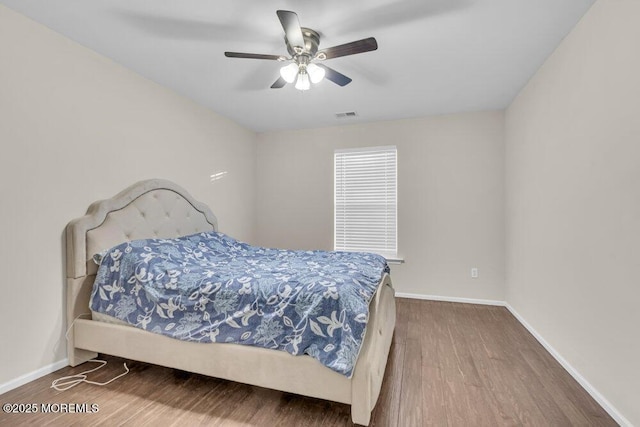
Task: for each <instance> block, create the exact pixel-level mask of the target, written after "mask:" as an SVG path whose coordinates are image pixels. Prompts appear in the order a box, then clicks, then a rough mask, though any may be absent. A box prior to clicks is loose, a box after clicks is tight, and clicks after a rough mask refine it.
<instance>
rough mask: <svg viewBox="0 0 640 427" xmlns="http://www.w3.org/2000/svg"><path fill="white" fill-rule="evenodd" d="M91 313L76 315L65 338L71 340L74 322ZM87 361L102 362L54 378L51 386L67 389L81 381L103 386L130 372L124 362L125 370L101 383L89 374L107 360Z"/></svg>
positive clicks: (56, 388) (61, 389)
mask: <svg viewBox="0 0 640 427" xmlns="http://www.w3.org/2000/svg"><path fill="white" fill-rule="evenodd" d="M90 315H91V313H82V314H80V315H79V316H78V317H76V318H75V319H73V322H71V325H69V328H68V329H67V332H66V333H65V334H64V336H65V338H66V339H67V340H69V332H70V331H71V328H73V325H74V323H76V320H78V319H79V318H80V317H82V316H90ZM87 362H93V363H100V366H98V367H96V368H93V369H90V370H88V371H84V372H80V373H79V374H75V375H69V376H66V377H62V378H58V379H56V380H53V381H52V382H51V388H53V389H55V390H57V391H65V390H69V389H70V388H71V387H75V386H77V385H78V384H80V383H87V384H93V385H98V386H103V385H107V384H109V383H110V382H112V381H115V380H117V379H118V378H120V377H124V376H125V375H127V374H128V373H129V368H127V364H126V363H123V365H124V369H125V372H123V373H121V374H120V375H118V376H116V377H113V378H111V379H110V380H109V381H107V382H104V383H99V382H95V381H89V380H87V375H86V374H89V373H91V372H95V371H97V370H98V369H101V368H102V367H104V366H105V365H106V364H107V362H106V361H104V360H99V359H93V360H87Z"/></svg>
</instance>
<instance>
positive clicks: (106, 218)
mask: <svg viewBox="0 0 640 427" xmlns="http://www.w3.org/2000/svg"><path fill="white" fill-rule="evenodd" d="M217 229H218V222H217V220H216V217H215V216H214V215H213V213H212V212H211V210H210V209H209V208H208V207H207V206H206V205H205V204H203V203H200V202H198V201H196V200H194V199H193V197H191V195H190V194H189V193H188V192H187V191H186V190H185V189H183V188H182V187H180V186H178V185H176V184H174V183H173V182H170V181H166V180H161V179H150V180H146V181H140V182H138V183H136V184H133V185H132V186H130V187H129V188H126V189H125V190H123V191H122V192H120V193H118V194H116V195H115V196H114V197H112V198H110V199H106V200H101V201H98V202H95V203H93V204H92V205H91V206H89V209H88V210H87V213H86V214H85V216H83V217H81V218H77V219H74V220H73V221H71V222H70V223H69V224H68V225H67V231H66V233H67V278H70V279H71V278H79V277H83V276H86V275H89V274H93V273H95V270H96V266H95V264H94V263H93V262H92V261H91V257H92V256H93V255H94V254H96V253H98V252H101V251H103V250H105V249H109V248H111V247H113V246H115V245H117V244H119V243H122V242H125V241H129V240H135V239H145V238H155V237H160V238H171V237H178V236H184V235H188V234H193V233H197V232H200V231H211V230H217Z"/></svg>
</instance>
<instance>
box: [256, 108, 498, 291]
mask: <svg viewBox="0 0 640 427" xmlns="http://www.w3.org/2000/svg"><path fill="white" fill-rule="evenodd" d="M503 125H504V121H503V114H502V113H501V112H485V113H472V114H459V115H450V116H438V117H428V118H421V119H413V120H399V121H391V122H378V123H370V124H362V125H352V126H340V127H334V128H325V129H315V130H301V131H289V132H271V133H265V134H260V135H258V144H257V158H258V159H259V160H258V162H257V164H256V179H257V181H256V182H257V187H256V197H257V199H256V209H257V210H256V212H257V215H256V221H257V227H256V230H257V235H256V238H257V241H258V242H259V243H260V244H262V245H266V246H276V247H290V248H300V249H312V248H317V249H332V248H333V152H334V150H335V149H337V148H349V147H366V146H379V145H392V144H395V145H396V146H397V147H398V249H399V254H400V255H401V256H403V257H404V258H405V259H406V263H405V264H404V265H393V266H392V271H393V281H394V285H395V287H396V289H397V290H398V291H400V292H405V293H416V294H422V295H435V296H446V297H462V298H478V299H489V300H500V301H502V300H504V293H503V292H504V271H503V270H504V265H503V263H504V217H503V213H504V185H503V182H504V181H503V180H504V144H503ZM471 267H478V268H479V269H480V277H479V278H478V279H471V278H470V274H469V273H470V268H471Z"/></svg>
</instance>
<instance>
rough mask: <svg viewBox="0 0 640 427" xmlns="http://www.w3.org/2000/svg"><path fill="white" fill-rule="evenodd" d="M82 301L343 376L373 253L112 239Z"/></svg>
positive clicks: (374, 279) (360, 328)
mask: <svg viewBox="0 0 640 427" xmlns="http://www.w3.org/2000/svg"><path fill="white" fill-rule="evenodd" d="M99 258H100V259H99V260H98V261H99V262H100V268H99V269H98V273H97V276H96V280H95V283H94V286H93V293H92V295H91V303H90V306H91V310H93V311H96V312H100V313H104V314H107V315H110V316H113V317H116V318H118V319H120V320H123V321H125V322H127V323H129V324H131V325H134V326H136V327H139V328H142V329H145V330H149V331H151V332H155V333H158V334H162V335H167V336H170V337H173V338H178V339H181V340H187V341H196V342H229V343H237V344H247V345H254V346H259V347H264V348H270V349H278V350H284V351H287V352H288V353H291V354H293V355H298V354H308V355H310V356H311V357H313V358H315V359H317V360H318V361H320V362H321V363H322V364H324V365H325V366H327V367H328V368H330V369H333V370H334V371H337V372H339V373H341V374H343V375H346V376H347V377H351V375H352V373H353V368H354V366H355V362H356V359H357V357H358V353H359V351H360V347H361V344H362V340H363V338H364V335H365V331H366V325H367V320H368V317H369V302H370V301H371V299H372V297H373V295H374V294H375V292H376V290H377V287H378V284H379V283H380V280H381V278H382V276H383V274H384V273H385V272H388V271H389V267H388V266H387V263H386V261H385V259H384V258H383V257H381V256H379V255H374V254H370V253H356V252H328V251H290V250H279V249H268V248H261V247H256V246H251V245H248V244H246V243H242V242H238V241H237V240H235V239H232V238H231V237H229V236H226V235H224V234H222V233H218V232H210V233H199V234H194V235H191V236H185V237H180V238H176V239H145V240H136V241H131V242H126V243H122V244H120V245H118V246H116V247H114V248H111V249H110V250H109V251H106V252H105V253H103V254H101V255H100V256H99Z"/></svg>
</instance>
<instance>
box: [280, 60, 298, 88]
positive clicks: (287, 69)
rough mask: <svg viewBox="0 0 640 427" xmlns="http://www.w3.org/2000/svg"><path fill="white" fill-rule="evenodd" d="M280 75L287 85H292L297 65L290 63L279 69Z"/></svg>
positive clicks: (296, 73) (296, 72)
mask: <svg viewBox="0 0 640 427" xmlns="http://www.w3.org/2000/svg"><path fill="white" fill-rule="evenodd" d="M280 75H281V76H282V78H283V79H284V81H285V82H287V83H293V82H294V81H295V80H296V76H297V75H298V64H296V63H293V62H292V63H291V64H289V65H285V66H284V67H282V68H280Z"/></svg>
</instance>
